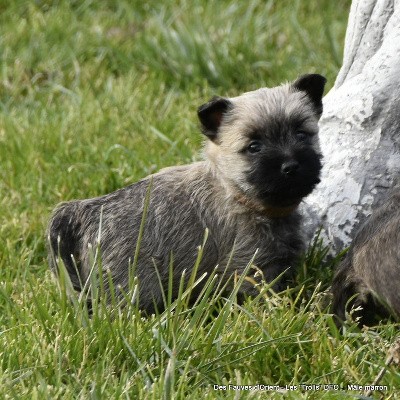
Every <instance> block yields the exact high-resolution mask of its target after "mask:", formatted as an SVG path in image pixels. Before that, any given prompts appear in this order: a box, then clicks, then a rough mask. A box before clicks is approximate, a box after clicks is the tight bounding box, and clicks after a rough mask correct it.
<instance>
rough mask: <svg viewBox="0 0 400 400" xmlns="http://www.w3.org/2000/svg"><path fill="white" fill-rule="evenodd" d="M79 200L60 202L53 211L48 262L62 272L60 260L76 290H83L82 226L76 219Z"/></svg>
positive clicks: (48, 231)
mask: <svg viewBox="0 0 400 400" xmlns="http://www.w3.org/2000/svg"><path fill="white" fill-rule="evenodd" d="M77 205H78V204H77V202H68V203H62V204H60V205H59V206H58V207H57V208H56V209H55V210H54V212H53V215H52V217H51V219H50V222H49V225H48V228H47V243H48V262H49V266H50V268H51V270H52V271H53V272H54V273H55V274H56V275H57V276H58V275H59V274H60V268H61V266H60V260H62V263H63V264H64V266H65V269H66V271H67V272H68V275H69V278H70V280H71V283H72V286H73V288H74V289H75V290H77V291H81V289H82V287H81V286H82V285H81V282H82V280H81V276H80V252H81V246H80V243H81V240H80V236H81V234H80V227H79V224H77V222H76V221H78V220H79V219H78V218H77V216H76V214H77V208H78V207H77Z"/></svg>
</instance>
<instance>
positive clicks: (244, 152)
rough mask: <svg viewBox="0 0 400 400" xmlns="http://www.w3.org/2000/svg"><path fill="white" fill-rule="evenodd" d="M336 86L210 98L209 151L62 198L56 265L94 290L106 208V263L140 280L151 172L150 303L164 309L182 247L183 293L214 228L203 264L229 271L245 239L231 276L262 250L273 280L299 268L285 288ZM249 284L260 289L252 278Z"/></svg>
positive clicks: (116, 280) (146, 292)
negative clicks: (133, 179)
mask: <svg viewBox="0 0 400 400" xmlns="http://www.w3.org/2000/svg"><path fill="white" fill-rule="evenodd" d="M324 84H325V78H323V77H322V76H320V75H316V74H315V75H304V76H302V77H300V78H299V79H297V80H296V81H295V82H292V83H289V84H285V85H282V86H279V87H275V88H263V89H259V90H256V91H253V92H249V93H245V94H243V95H241V96H238V97H234V98H229V99H228V98H221V97H216V98H213V99H212V100H211V101H210V102H209V103H207V104H205V105H203V106H201V107H200V108H199V110H198V116H199V119H200V122H201V126H202V131H203V133H204V134H205V135H206V136H207V138H208V140H207V143H206V146H205V155H206V157H205V160H204V161H201V162H196V163H193V164H189V165H184V166H180V167H171V168H166V169H163V170H161V171H160V172H159V173H157V174H154V175H152V176H151V177H147V178H144V179H143V180H141V181H139V182H138V183H135V184H133V185H131V186H128V187H126V188H123V189H120V190H117V191H116V192H114V193H111V194H108V195H105V196H101V197H97V198H94V199H88V200H77V201H71V202H67V203H63V204H61V205H60V206H59V207H58V208H57V209H56V210H55V212H54V214H53V216H52V218H51V221H50V224H49V227H48V236H49V243H50V251H49V253H50V255H49V261H50V265H51V267H52V268H53V269H54V270H55V271H57V268H58V263H59V258H61V259H62V261H63V263H64V265H65V266H66V269H67V271H68V273H69V275H70V278H71V281H72V284H73V286H74V287H75V289H76V290H81V289H82V282H83V283H84V282H85V281H86V280H87V279H88V276H89V273H90V269H91V263H90V258H91V254H90V253H91V252H90V248H91V247H92V248H93V247H95V246H96V244H97V239H98V237H99V228H100V225H99V223H100V215H101V232H100V237H101V240H100V243H99V246H100V249H101V260H102V268H103V269H104V270H108V271H109V273H110V274H111V277H112V281H113V286H114V287H119V288H121V289H122V290H124V291H127V290H129V288H128V283H129V275H130V273H129V268H130V264H131V263H132V260H133V255H134V252H135V248H136V244H137V241H138V233H139V226H140V223H141V220H142V214H143V209H144V203H145V197H146V193H147V191H148V187H149V184H150V182H151V192H150V200H149V203H148V213H147V216H146V223H145V227H144V232H143V237H142V240H141V243H140V252H139V257H138V263H137V266H136V271H135V274H136V276H137V279H138V282H139V292H140V296H139V299H140V300H139V305H140V307H141V309H143V310H144V311H146V312H147V313H152V312H154V310H155V309H158V310H162V309H163V307H164V305H163V301H162V291H163V290H165V288H166V287H167V283H168V275H169V263H170V260H171V257H172V260H173V278H174V285H173V296H175V297H176V296H177V294H178V285H179V279H180V277H181V275H182V272H183V271H184V270H185V269H186V270H188V271H189V273H187V276H189V275H190V271H191V269H192V268H193V265H194V263H195V260H196V257H197V251H198V250H197V249H198V246H199V245H200V244H201V243H202V242H203V237H204V232H205V229H206V228H208V230H209V237H208V240H207V242H206V244H205V248H204V253H203V257H202V260H201V263H200V265H199V270H198V274H202V273H204V272H207V273H210V272H211V271H213V269H214V268H215V266H217V265H218V268H219V269H220V270H221V271H224V270H225V267H226V265H227V262H228V259H229V258H230V256H231V252H232V249H233V248H234V252H233V256H232V259H231V261H230V264H229V271H228V276H229V275H232V274H234V273H235V272H237V273H239V274H240V273H241V272H242V271H243V270H244V268H245V266H246V264H248V262H249V261H250V260H251V258H252V256H253V255H254V253H255V251H256V249H258V253H257V256H256V258H255V261H254V263H255V265H256V266H257V267H258V268H259V269H261V271H262V272H263V274H264V277H265V279H266V280H267V281H271V280H273V279H275V278H276V277H277V276H279V275H280V274H281V273H283V272H284V271H285V270H287V269H288V270H289V273H287V274H286V276H285V277H284V278H283V279H281V280H280V282H278V283H277V284H276V285H275V287H274V289H275V290H280V289H281V288H284V287H285V286H286V285H287V279H288V278H290V275H291V272H292V271H293V268H294V266H295V264H296V261H297V258H298V256H299V253H300V252H301V251H302V250H303V237H302V234H301V226H300V225H301V221H300V215H299V214H298V212H297V211H296V208H297V206H298V204H299V203H300V201H301V200H302V198H303V197H304V196H307V195H308V194H309V193H310V192H311V191H312V190H313V188H314V186H315V185H316V184H317V183H318V182H319V174H320V169H321V154H320V150H319V145H318V135H317V134H318V120H319V117H320V115H321V112H322V101H321V99H322V95H323V90H324ZM156 269H157V270H158V273H159V275H160V277H161V281H162V285H161V286H160V284H159V279H158V277H157V271H156ZM226 278H227V276H225V279H226ZM242 291H243V292H244V293H246V294H252V293H256V290H255V288H254V287H253V286H252V285H250V284H248V282H246V283H245V285H244V286H243V287H242Z"/></svg>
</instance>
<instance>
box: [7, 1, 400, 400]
mask: <svg viewBox="0 0 400 400" xmlns="http://www.w3.org/2000/svg"><path fill="white" fill-rule="evenodd" d="M349 6H350V1H349V0H340V1H335V2H333V1H330V0H320V1H305V0H302V1H289V0H284V1H277V0H275V1H261V0H253V1H232V0H219V1H208V2H206V1H200V0H194V1H184V0H181V1H178V0H174V1H169V2H159V1H146V2H143V1H127V0H126V1H125V0H121V1H116V0H115V1H103V2H100V1H91V0H86V1H61V0H60V1H39V0H37V1H33V0H32V1H13V2H9V1H5V0H0V60H1V63H0V65H1V69H0V115H1V116H0V193H1V197H0V221H1V223H0V363H1V373H0V398H17V399H19V398H22V399H44V398H49V399H56V398H60V399H76V398H82V399H86V398H93V399H103V398H104V399H110V398H112V399H120V398H121V399H128V398H131V399H135V398H143V399H160V398H165V399H171V398H179V399H181V398H182V399H183V398H206V399H214V398H238V397H235V396H238V393H237V392H234V391H228V392H226V391H214V390H213V385H214V384H219V385H227V384H229V383H231V384H258V383H259V384H270V385H286V384H287V385H290V384H292V385H298V384H328V383H336V384H340V385H345V384H347V383H356V384H371V383H372V382H373V380H374V378H375V377H376V376H377V374H378V373H379V371H380V369H381V368H382V367H383V365H384V363H385V359H386V353H387V349H388V348H389V346H390V344H391V343H392V342H393V340H394V338H395V337H396V334H397V329H398V327H397V326H396V325H394V324H389V325H382V326H380V327H377V328H375V329H372V330H364V331H359V330H358V329H357V328H356V327H354V326H351V325H349V326H347V328H346V330H345V332H344V334H343V335H340V334H339V333H338V332H337V330H336V329H335V328H334V326H333V323H332V318H331V316H330V314H329V301H330V298H329V295H328V293H327V289H328V287H329V284H330V279H331V275H332V273H331V266H330V265H329V264H327V263H326V262H324V261H323V256H324V251H325V250H324V249H323V248H321V247H320V246H319V245H315V246H314V247H312V248H311V249H310V251H309V252H308V254H307V255H306V257H305V259H304V261H303V262H302V264H301V266H300V271H299V275H298V277H297V286H296V288H294V289H293V290H292V291H291V292H290V293H289V292H287V293H283V294H281V295H279V296H269V297H268V299H266V301H265V299H264V297H265V296H264V295H265V291H266V290H267V287H265V288H264V291H263V292H262V293H261V294H260V299H259V301H253V302H251V301H248V302H246V303H245V304H244V305H243V306H238V305H236V303H235V298H234V296H232V297H231V298H229V299H226V300H221V299H219V300H218V298H214V297H213V296H212V295H211V294H208V295H206V296H205V297H204V298H203V301H201V302H199V303H198V304H196V305H195V306H194V307H193V309H192V310H188V307H187V305H185V296H182V299H181V300H180V301H178V302H177V303H175V304H170V305H169V306H168V307H167V311H166V312H165V313H164V314H162V315H158V316H154V317H153V318H148V319H143V318H140V315H139V313H138V311H137V309H136V308H135V306H132V307H128V308H126V309H124V310H122V311H116V310H112V309H111V310H110V309H105V308H104V307H103V305H102V302H99V304H98V306H96V307H97V308H96V309H95V312H94V315H93V317H92V318H88V316H87V310H85V307H84V306H83V305H82V303H81V302H79V301H78V300H79V299H76V298H75V300H74V301H70V300H68V298H67V296H66V290H67V288H68V283H67V282H66V283H65V284H64V285H63V284H61V290H60V287H59V286H60V285H58V284H57V282H56V281H55V279H54V278H53V277H52V276H51V274H50V272H49V271H48V267H47V262H46V251H45V235H44V232H45V227H46V224H47V220H48V218H49V215H50V212H51V210H52V208H54V206H55V205H56V204H57V203H58V202H60V201H63V200H69V199H73V198H85V197H91V196H96V195H100V194H104V193H107V192H110V191H112V190H114V189H116V188H119V187H122V186H124V185H127V184H128V183H131V182H134V181H136V180H138V179H140V178H141V177H143V176H145V175H147V174H149V173H152V172H155V171H157V170H158V169H159V168H161V167H164V166H168V165H174V164H183V163H187V162H191V161H192V160H194V159H198V158H199V154H200V149H201V135H200V134H199V133H198V124H197V121H196V108H197V107H198V106H199V105H200V104H202V103H204V102H206V101H207V100H208V99H209V98H210V97H211V96H213V95H214V94H220V95H237V94H240V93H241V92H243V91H246V90H252V89H254V88H257V87H260V86H263V85H267V86H274V85H276V84H279V83H280V82H282V81H285V80H292V79H294V78H296V77H297V76H298V75H300V74H302V73H305V72H319V73H321V74H323V75H325V76H327V78H328V82H329V83H328V85H329V86H332V85H333V82H334V79H335V76H336V74H337V72H338V69H339V67H340V62H341V53H342V45H343V40H344V33H345V28H346V22H347V15H348V10H349ZM211 284H212V283H210V285H211ZM210 287H211V286H210ZM167 302H168V299H167ZM216 307H217V309H218V310H219V312H218V313H217V312H216V311H215V310H216ZM173 310H174V311H173ZM382 384H385V385H388V386H389V388H390V389H389V391H388V392H386V393H385V398H393V399H394V398H395V393H396V389H397V388H398V387H399V386H400V374H399V372H398V371H397V370H396V368H395V367H393V366H391V367H389V369H388V371H387V372H386V373H385V375H384V377H383V379H382ZM361 394H362V392H360V391H354V392H347V391H342V392H340V393H336V392H334V391H326V392H324V391H319V392H317V391H310V392H302V391H299V390H298V391H293V392H287V393H286V394H282V393H277V392H268V393H261V392H258V393H254V392H241V393H240V398H261V397H263V396H264V398H288V399H314V398H318V399H319V398H324V399H330V398H338V399H339V398H345V397H346V396H347V397H348V398H354V396H356V395H361ZM390 396H391V397H390Z"/></svg>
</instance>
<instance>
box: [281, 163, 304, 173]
mask: <svg viewBox="0 0 400 400" xmlns="http://www.w3.org/2000/svg"><path fill="white" fill-rule="evenodd" d="M299 166H300V165H299V163H298V162H297V161H295V160H290V161H286V162H284V163H283V164H282V166H281V172H282V174H284V175H288V176H289V175H294V174H295V173H296V171H297V170H298V169H299Z"/></svg>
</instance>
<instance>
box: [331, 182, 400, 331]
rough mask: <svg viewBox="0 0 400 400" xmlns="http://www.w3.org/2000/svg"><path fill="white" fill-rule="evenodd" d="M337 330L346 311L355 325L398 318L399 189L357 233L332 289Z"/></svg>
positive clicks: (399, 262)
mask: <svg viewBox="0 0 400 400" xmlns="http://www.w3.org/2000/svg"><path fill="white" fill-rule="evenodd" d="M332 292H333V312H334V314H335V315H336V323H337V325H338V326H340V325H341V324H342V322H343V321H344V320H345V319H346V311H350V310H351V308H352V307H355V308H356V307H359V306H360V307H362V310H361V311H355V312H354V317H359V320H358V324H359V325H360V326H362V325H372V324H374V323H375V322H377V321H378V320H379V318H382V317H387V316H389V314H392V315H393V316H395V317H396V318H399V317H400V188H399V187H398V188H397V189H395V190H394V191H393V192H392V194H391V195H390V196H389V198H388V199H387V201H386V202H385V203H384V204H383V205H382V206H381V207H379V208H377V209H376V210H375V211H374V212H373V213H372V215H371V216H370V217H369V219H368V220H367V221H366V222H365V224H364V225H363V226H362V227H361V229H360V230H359V231H358V232H357V234H356V236H355V238H354V240H353V243H352V244H351V246H350V249H349V252H348V253H347V255H346V257H345V259H344V260H343V262H342V263H341V264H340V265H339V267H338V269H337V271H336V274H335V277H334V280H333V285H332Z"/></svg>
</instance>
